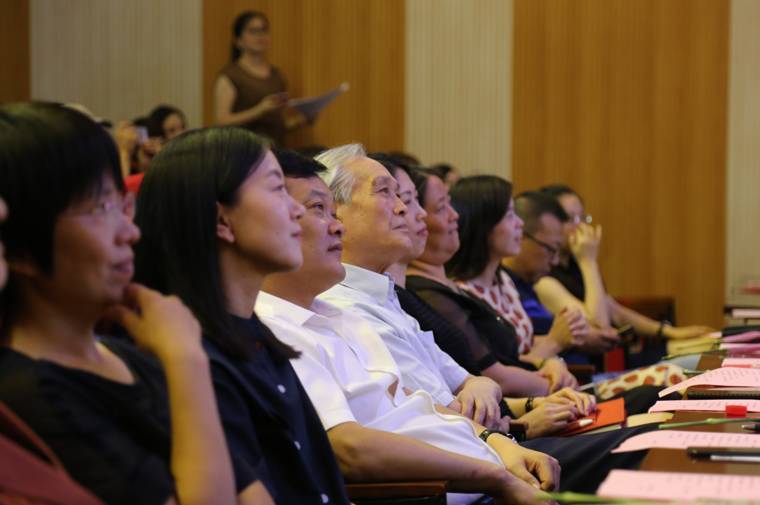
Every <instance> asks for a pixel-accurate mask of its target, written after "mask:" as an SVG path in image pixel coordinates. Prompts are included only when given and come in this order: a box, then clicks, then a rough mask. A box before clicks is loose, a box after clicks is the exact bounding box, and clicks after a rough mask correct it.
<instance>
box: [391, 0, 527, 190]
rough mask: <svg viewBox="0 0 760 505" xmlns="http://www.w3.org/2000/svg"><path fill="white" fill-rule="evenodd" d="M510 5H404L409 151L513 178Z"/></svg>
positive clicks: (436, 1)
mask: <svg viewBox="0 0 760 505" xmlns="http://www.w3.org/2000/svg"><path fill="white" fill-rule="evenodd" d="M512 19H513V1H512V0H469V1H461V0H407V2H406V46H407V47H406V118H405V119H406V123H405V125H406V127H405V131H406V139H405V140H406V142H405V145H406V149H407V150H409V151H410V152H411V153H414V154H415V155H417V156H419V157H420V158H421V159H422V162H423V163H427V164H430V163H436V162H439V161H446V162H450V163H453V164H454V165H455V166H457V167H458V168H459V169H460V170H461V171H462V172H464V173H466V174H467V173H470V174H472V173H494V174H498V175H501V176H504V177H510V176H511V173H512V170H511V160H512Z"/></svg>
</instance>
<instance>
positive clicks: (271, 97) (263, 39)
mask: <svg viewBox="0 0 760 505" xmlns="http://www.w3.org/2000/svg"><path fill="white" fill-rule="evenodd" d="M232 39H233V40H232V49H231V58H230V62H229V63H228V64H227V66H225V67H224V68H223V69H222V70H221V71H220V72H219V76H218V77H217V79H216V84H215V85H214V116H215V118H216V123H217V124H220V125H237V126H241V127H243V128H247V129H249V130H251V131H252V132H254V133H258V134H259V135H263V136H265V137H267V138H269V139H270V140H271V141H272V142H273V143H274V144H275V145H277V146H281V145H282V144H283V140H284V137H285V132H286V131H288V130H290V129H293V128H296V127H298V126H300V125H302V124H304V123H305V121H306V120H305V118H304V116H303V115H302V114H300V113H299V112H297V111H295V110H292V109H287V108H286V105H287V101H288V94H287V82H286V80H285V77H284V76H283V74H282V72H280V70H279V69H278V68H277V67H275V66H274V65H272V64H271V63H270V62H269V60H268V58H267V51H268V50H269V19H268V18H267V17H266V15H265V14H264V13H263V12H258V11H246V12H243V13H241V14H240V15H239V16H238V17H237V18H235V22H234V23H233V25H232Z"/></svg>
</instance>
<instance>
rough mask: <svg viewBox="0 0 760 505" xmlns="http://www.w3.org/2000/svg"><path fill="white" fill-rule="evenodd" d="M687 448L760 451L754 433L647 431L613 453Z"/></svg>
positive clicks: (759, 440) (759, 437) (629, 440)
mask: <svg viewBox="0 0 760 505" xmlns="http://www.w3.org/2000/svg"><path fill="white" fill-rule="evenodd" d="M687 447H743V448H749V449H760V436H758V435H756V434H754V433H720V432H714V431H679V430H658V431H649V432H647V433H642V434H640V435H636V436H633V437H631V438H629V439H627V440H625V441H624V442H623V443H622V444H620V445H619V446H618V447H617V448H616V449H613V450H612V452H613V453H618V452H631V451H641V450H644V449H686V448H687Z"/></svg>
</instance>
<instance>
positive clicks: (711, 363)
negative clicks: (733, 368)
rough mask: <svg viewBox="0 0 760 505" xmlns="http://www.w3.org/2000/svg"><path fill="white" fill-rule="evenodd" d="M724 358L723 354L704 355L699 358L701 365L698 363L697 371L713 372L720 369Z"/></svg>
mask: <svg viewBox="0 0 760 505" xmlns="http://www.w3.org/2000/svg"><path fill="white" fill-rule="evenodd" d="M723 358H725V355H724V354H723V353H710V354H703V355H702V357H701V358H699V363H697V370H713V369H715V368H720V364H721V363H723Z"/></svg>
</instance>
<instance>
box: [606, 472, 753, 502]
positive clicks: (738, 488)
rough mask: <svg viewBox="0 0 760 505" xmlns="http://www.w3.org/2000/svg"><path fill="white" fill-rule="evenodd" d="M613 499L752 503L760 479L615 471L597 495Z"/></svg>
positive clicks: (751, 476)
mask: <svg viewBox="0 0 760 505" xmlns="http://www.w3.org/2000/svg"><path fill="white" fill-rule="evenodd" d="M596 493H597V494H598V495H599V496H605V497H609V498H637V499H643V500H671V501H672V500H678V501H679V502H685V501H694V500H720V501H728V500H731V501H739V500H743V501H752V502H757V500H758V497H760V477H755V476H754V475H721V474H706V473H685V472H646V471H639V470H612V471H611V472H610V473H609V475H607V478H606V479H605V480H604V482H602V485H601V486H599V489H598V490H597V492H596Z"/></svg>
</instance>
